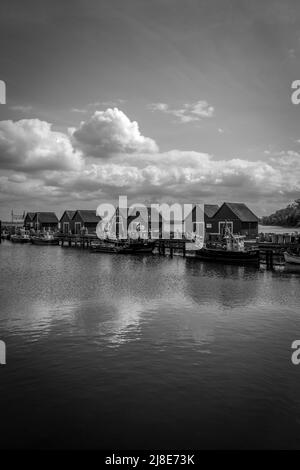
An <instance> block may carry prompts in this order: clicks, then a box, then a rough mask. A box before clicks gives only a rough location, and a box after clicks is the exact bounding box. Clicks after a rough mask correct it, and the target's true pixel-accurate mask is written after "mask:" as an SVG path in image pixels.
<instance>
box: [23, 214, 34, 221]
mask: <svg viewBox="0 0 300 470" xmlns="http://www.w3.org/2000/svg"><path fill="white" fill-rule="evenodd" d="M34 216H35V212H27V213H26V215H25V219H27V218H28V219H30V220H33V219H34Z"/></svg>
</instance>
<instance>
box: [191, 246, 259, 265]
mask: <svg viewBox="0 0 300 470" xmlns="http://www.w3.org/2000/svg"><path fill="white" fill-rule="evenodd" d="M195 255H196V257H197V258H199V259H201V260H203V261H213V262H220V263H230V264H232V263H233V264H235V263H236V264H248V263H249V264H257V263H258V262H259V250H249V251H226V250H218V249H213V248H201V249H200V250H197V251H196V253H195Z"/></svg>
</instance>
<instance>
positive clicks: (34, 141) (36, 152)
mask: <svg viewBox="0 0 300 470" xmlns="http://www.w3.org/2000/svg"><path fill="white" fill-rule="evenodd" d="M81 164H82V161H81V157H80V154H79V152H78V151H75V150H74V148H73V147H72V145H71V142H70V140H69V138H68V137H67V136H66V135H65V134H64V133H62V132H55V131H52V129H51V124H49V123H48V122H45V121H40V120H39V119H22V120H20V121H16V122H13V121H1V122H0V166H1V167H2V168H6V169H9V168H11V169H14V170H20V171H39V170H51V169H52V170H54V169H60V170H68V169H80V168H81Z"/></svg>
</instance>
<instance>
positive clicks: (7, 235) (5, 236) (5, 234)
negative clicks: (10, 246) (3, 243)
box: [1, 230, 10, 240]
mask: <svg viewBox="0 0 300 470" xmlns="http://www.w3.org/2000/svg"><path fill="white" fill-rule="evenodd" d="M1 238H2V240H10V233H9V232H7V231H6V230H3V232H2V233H1Z"/></svg>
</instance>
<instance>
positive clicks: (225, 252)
mask: <svg viewBox="0 0 300 470" xmlns="http://www.w3.org/2000/svg"><path fill="white" fill-rule="evenodd" d="M244 238H245V237H244V236H241V235H233V234H232V233H231V231H230V229H229V226H227V224H225V228H224V238H223V241H222V242H221V243H219V244H214V245H213V244H212V245H209V246H208V245H207V244H206V245H205V246H203V248H201V249H200V250H197V251H196V253H195V255H196V257H197V258H199V259H201V260H204V261H215V262H220V263H230V264H231V263H237V264H248V263H258V262H259V250H258V249H247V248H245V243H244Z"/></svg>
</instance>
